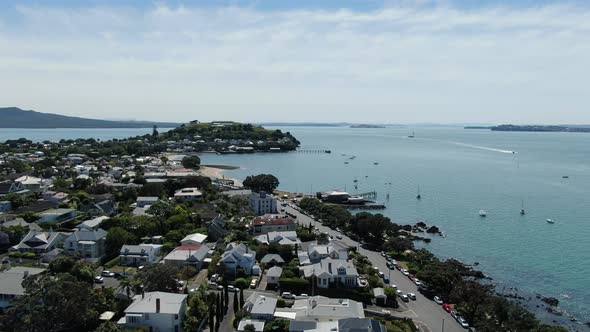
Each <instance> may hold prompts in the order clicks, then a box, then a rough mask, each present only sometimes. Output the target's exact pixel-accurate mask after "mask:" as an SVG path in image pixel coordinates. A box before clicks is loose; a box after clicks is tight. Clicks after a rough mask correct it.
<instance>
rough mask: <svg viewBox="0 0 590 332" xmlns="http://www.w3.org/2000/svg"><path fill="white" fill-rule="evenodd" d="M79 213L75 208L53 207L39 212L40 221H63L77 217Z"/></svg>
mask: <svg viewBox="0 0 590 332" xmlns="http://www.w3.org/2000/svg"><path fill="white" fill-rule="evenodd" d="M77 214H78V213H77V211H76V210H74V209H51V210H47V211H45V212H41V213H39V222H62V221H66V220H68V219H72V218H75V217H76V215H77Z"/></svg>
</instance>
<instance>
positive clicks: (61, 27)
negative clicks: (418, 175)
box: [0, 0, 590, 124]
mask: <svg viewBox="0 0 590 332" xmlns="http://www.w3.org/2000/svg"><path fill="white" fill-rule="evenodd" d="M589 36H590V2H588V1H568V2H557V1H542V0H536V1H532V0H511V1H507V0H498V1H490V0H481V1H474V0H456V1H453V0H440V1H435V0H397V1H396V0H386V1H375V0H365V1H360V0H359V1H355V0H343V1H332V0H330V1H312V0H301V1H289V2H287V1H239V0H235V1H208V0H203V1H139V0H133V1H126V2H123V1H115V0H104V1H92V0H88V1H70V0H55V1H30V0H23V1H12V0H4V1H2V2H1V3H0V107H3V106H17V107H20V108H23V109H32V110H36V111H39V112H46V113H57V114H64V115H72V116H81V117H89V118H99V119H135V120H154V121H174V122H177V121H178V122H183V121H190V120H200V121H211V120H235V121H244V122H309V121H312V122H342V121H348V122H356V123H418V122H429V123H516V124H526V123H545V124H559V123H568V124H582V123H583V124H589V123H590V98H589V97H590V94H589V92H590V37H589ZM0 120H1V119H0Z"/></svg>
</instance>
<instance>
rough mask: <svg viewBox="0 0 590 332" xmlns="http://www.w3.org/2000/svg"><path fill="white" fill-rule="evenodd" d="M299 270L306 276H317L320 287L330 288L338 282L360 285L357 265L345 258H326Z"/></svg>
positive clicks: (344, 284) (345, 285)
mask: <svg viewBox="0 0 590 332" xmlns="http://www.w3.org/2000/svg"><path fill="white" fill-rule="evenodd" d="M299 270H300V271H301V272H302V273H303V275H304V277H305V278H311V277H312V276H315V277H316V278H317V287H319V288H329V287H330V286H331V285H334V284H336V283H339V284H341V285H343V286H344V287H348V288H354V287H358V286H359V283H358V277H359V274H358V271H357V270H356V267H354V264H353V263H352V262H350V261H346V260H344V259H332V258H326V259H322V260H321V261H320V262H319V263H316V264H312V265H305V266H300V267H299Z"/></svg>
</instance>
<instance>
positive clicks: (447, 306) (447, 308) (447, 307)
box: [442, 303, 453, 312]
mask: <svg viewBox="0 0 590 332" xmlns="http://www.w3.org/2000/svg"><path fill="white" fill-rule="evenodd" d="M442 308H443V309H444V310H445V311H446V312H451V311H453V307H452V306H451V305H450V304H448V303H444V304H443V305H442Z"/></svg>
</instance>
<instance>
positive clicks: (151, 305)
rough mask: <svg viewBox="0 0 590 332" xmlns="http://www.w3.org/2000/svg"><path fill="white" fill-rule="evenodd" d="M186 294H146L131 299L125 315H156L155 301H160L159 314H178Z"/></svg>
mask: <svg viewBox="0 0 590 332" xmlns="http://www.w3.org/2000/svg"><path fill="white" fill-rule="evenodd" d="M186 297H187V295H186V294H174V293H165V292H148V293H145V296H143V297H142V295H141V294H139V295H135V296H134V297H133V303H132V304H131V305H130V306H129V307H127V309H125V313H130V314H133V313H156V300H157V299H160V313H164V314H178V313H179V312H180V310H181V309H182V306H183V303H184V301H185V300H186Z"/></svg>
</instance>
